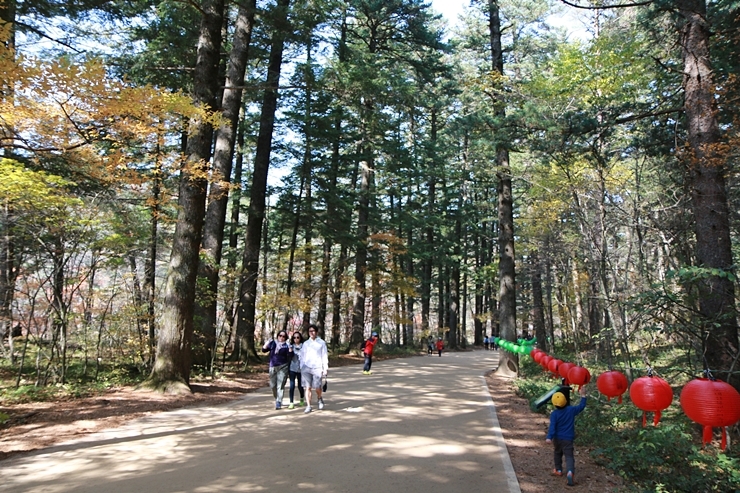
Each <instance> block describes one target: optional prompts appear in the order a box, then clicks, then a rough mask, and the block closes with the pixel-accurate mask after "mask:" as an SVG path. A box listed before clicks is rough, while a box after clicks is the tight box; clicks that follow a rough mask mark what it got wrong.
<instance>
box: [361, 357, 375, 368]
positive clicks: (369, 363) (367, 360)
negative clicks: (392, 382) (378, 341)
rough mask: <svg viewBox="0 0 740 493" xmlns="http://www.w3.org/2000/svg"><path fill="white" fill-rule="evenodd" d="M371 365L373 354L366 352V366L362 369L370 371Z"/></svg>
mask: <svg viewBox="0 0 740 493" xmlns="http://www.w3.org/2000/svg"><path fill="white" fill-rule="evenodd" d="M371 366H373V355H372V354H366V355H365V366H364V367H363V369H362V371H370V367H371Z"/></svg>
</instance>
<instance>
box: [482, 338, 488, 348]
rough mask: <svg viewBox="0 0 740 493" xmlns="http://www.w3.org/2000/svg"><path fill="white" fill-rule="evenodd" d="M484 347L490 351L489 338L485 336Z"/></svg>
mask: <svg viewBox="0 0 740 493" xmlns="http://www.w3.org/2000/svg"><path fill="white" fill-rule="evenodd" d="M483 347H484V348H486V350H487V349H488V336H483Z"/></svg>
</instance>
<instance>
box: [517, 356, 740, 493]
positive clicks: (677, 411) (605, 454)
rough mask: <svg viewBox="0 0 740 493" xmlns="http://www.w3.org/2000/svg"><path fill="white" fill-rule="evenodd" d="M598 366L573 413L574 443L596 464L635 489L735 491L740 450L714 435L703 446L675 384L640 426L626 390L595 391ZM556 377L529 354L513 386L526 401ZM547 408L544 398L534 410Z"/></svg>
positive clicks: (681, 492) (638, 412)
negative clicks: (669, 399)
mask: <svg viewBox="0 0 740 493" xmlns="http://www.w3.org/2000/svg"><path fill="white" fill-rule="evenodd" d="M589 368H591V367H589ZM601 371H603V369H602V370H594V369H592V373H593V374H594V375H593V377H594V380H592V383H591V384H590V385H589V386H588V395H589V403H588V405H587V406H586V409H585V410H584V411H583V412H582V413H581V414H579V415H578V418H577V419H576V434H577V438H576V447H578V446H585V447H587V448H589V449H591V451H592V452H591V454H592V456H593V458H594V459H595V460H596V462H597V463H598V464H601V465H603V466H605V467H607V468H609V469H612V470H613V471H615V472H616V473H617V474H619V475H620V476H621V477H622V478H624V479H625V481H626V482H627V484H628V485H630V486H629V487H630V488H631V489H633V490H634V491H636V492H656V493H687V492H692V493H702V492H717V493H730V492H736V493H737V492H740V454H738V452H737V451H735V450H731V451H729V452H727V453H722V452H720V451H719V449H718V448H717V446H716V445H717V441H715V442H714V443H713V444H712V445H711V446H707V447H705V448H702V446H701V428H700V426H699V425H697V424H695V423H692V422H691V421H689V419H688V418H687V417H686V416H685V415H684V414H683V412H682V411H681V407H680V405H679V404H678V392H677V390H678V389H675V388H674V393H675V397H674V402H673V405H671V407H669V408H668V409H666V410H665V411H664V412H663V414H662V417H661V420H660V423H659V425H658V426H653V424H652V422H653V414H652V413H648V422H647V426H646V427H644V428H643V427H642V411H641V410H639V409H638V408H636V407H635V406H634V405H632V403H631V402H630V400H629V396H628V393H625V395H624V397H623V402H622V404H619V403H618V402H617V400H616V399H612V400H611V401H607V399H606V398H605V397H604V396H603V395H600V394H599V393H598V391H597V389H596V385H595V377H596V376H597V375H598V374H599V373H601ZM556 382H557V381H556V380H554V379H552V378H549V377H547V375H546V374H545V373H544V372H543V371H542V369H541V368H540V366H539V365H537V364H536V363H534V362H533V361H532V360H531V359H530V358H521V371H520V378H519V379H518V380H517V382H516V390H517V393H518V394H519V395H520V396H522V397H524V398H526V399H528V400H529V401H530V403H532V402H533V401H534V400H535V399H536V398H537V397H539V396H540V395H542V394H543V393H545V392H546V391H547V390H549V389H550V388H551V387H552V386H553V385H554V384H555V383H556ZM531 407H532V408H533V409H534V406H531ZM551 409H552V406H551V405H550V404H548V405H547V406H543V408H542V409H540V410H539V411H537V412H542V413H549V412H550V410H551ZM718 433H719V430H718V429H715V434H718ZM715 438H716V436H715Z"/></svg>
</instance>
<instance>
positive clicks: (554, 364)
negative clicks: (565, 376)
mask: <svg viewBox="0 0 740 493" xmlns="http://www.w3.org/2000/svg"><path fill="white" fill-rule="evenodd" d="M562 362H563V361H562V360H559V359H557V358H555V359H551V360H550V362H549V363H547V369H548V370H550V373H552V376H553V377H557V376H558V366H560V363H562Z"/></svg>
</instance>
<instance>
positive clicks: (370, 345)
mask: <svg viewBox="0 0 740 493" xmlns="http://www.w3.org/2000/svg"><path fill="white" fill-rule="evenodd" d="M377 343H378V333H377V332H373V333H372V334H371V335H370V338H369V339H368V340H366V341H365V342H363V343H362V354H363V355H364V356H365V366H364V367H363V369H362V374H363V375H372V374H373V372H371V371H370V367H371V366H373V350H374V349H375V345H376V344H377Z"/></svg>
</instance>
